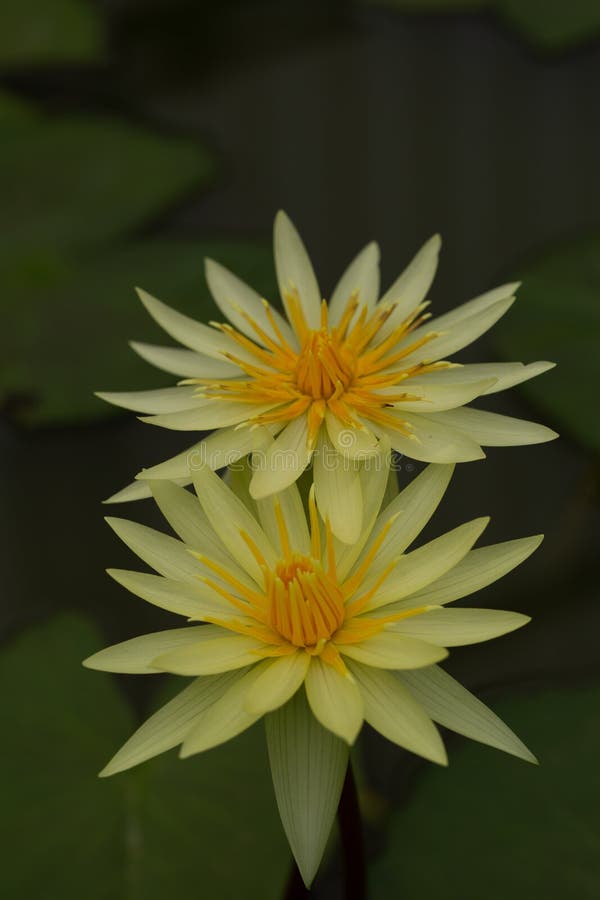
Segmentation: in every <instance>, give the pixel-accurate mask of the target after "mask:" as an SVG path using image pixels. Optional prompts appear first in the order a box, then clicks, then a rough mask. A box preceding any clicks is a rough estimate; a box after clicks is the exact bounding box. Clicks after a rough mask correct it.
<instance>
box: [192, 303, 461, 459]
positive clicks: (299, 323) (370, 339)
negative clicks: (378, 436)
mask: <svg viewBox="0 0 600 900" xmlns="http://www.w3.org/2000/svg"><path fill="white" fill-rule="evenodd" d="M426 305H427V304H422V305H421V306H419V307H418V308H417V309H415V310H414V312H413V313H412V314H411V315H410V316H408V317H407V318H406V319H405V320H404V321H403V322H401V323H400V325H398V326H397V327H396V328H394V329H393V330H392V331H391V332H390V333H389V334H387V335H386V336H385V337H382V336H380V335H381V329H382V327H383V325H384V324H385V322H386V321H387V320H388V318H389V317H390V315H391V314H392V312H393V311H394V309H395V306H394V305H393V304H389V305H386V306H381V305H380V306H379V307H377V308H376V309H375V310H374V311H373V312H372V313H371V314H369V311H368V309H367V308H366V307H362V308H360V309H359V302H358V296H357V294H356V293H354V294H353V295H351V296H350V298H349V299H348V302H347V304H346V307H345V309H344V313H343V315H342V317H341V319H340V321H339V322H338V324H337V325H335V326H333V327H330V326H329V322H328V311H327V304H326V302H325V301H323V304H322V307H321V327H320V328H319V329H318V330H313V329H309V327H308V325H307V322H306V318H305V316H304V313H303V310H302V305H301V303H300V299H299V297H298V295H297V293H293V294H289V295H287V296H286V308H287V313H288V317H289V319H290V322H291V324H292V326H293V328H294V331H295V333H296V335H297V337H298V340H299V343H300V349H299V350H298V349H296V348H294V347H292V346H291V344H290V342H289V341H288V340H287V339H286V338H285V336H284V335H283V334H282V332H281V329H280V328H279V327H278V325H277V321H276V319H275V317H274V316H273V312H272V310H271V308H270V307H269V304H268V303H267V302H266V301H264V306H265V313H266V316H267V320H268V321H269V323H270V326H271V329H272V335H273V336H272V335H269V334H267V332H266V331H265V330H264V329H263V328H261V326H260V325H259V324H258V323H257V322H256V321H255V320H254V319H253V318H252V317H251V316H249V315H248V314H247V313H245V312H244V311H242V310H240V312H241V314H242V315H243V317H244V318H245V319H246V321H247V322H248V324H249V326H250V327H251V328H252V330H253V332H254V333H255V334H256V336H257V339H258V341H260V343H257V342H255V341H254V340H251V339H250V338H248V337H246V336H245V335H243V334H242V333H241V332H239V331H237V330H236V329H235V328H233V327H232V326H231V325H226V324H221V323H212V324H213V325H214V326H215V327H217V328H219V329H220V330H221V331H223V332H224V333H225V334H227V335H229V337H230V338H231V339H232V340H233V341H235V343H236V344H238V346H239V347H240V348H242V349H243V350H244V351H245V355H244V358H243V359H242V358H240V357H239V356H237V355H236V354H234V353H229V354H226V356H227V358H228V359H229V360H230V361H231V362H234V363H235V364H236V365H237V366H239V368H240V369H241V370H242V371H243V372H244V374H245V375H246V376H247V379H242V380H231V381H219V382H216V381H212V380H208V379H189V380H187V381H186V382H184V383H186V384H198V385H200V386H201V387H200V388H199V392H200V393H201V394H202V395H203V396H205V397H213V398H215V399H223V400H232V401H237V402H243V403H248V405H249V407H250V409H249V417H248V420H247V421H248V422H249V423H252V424H263V425H266V424H270V423H281V422H288V421H291V420H292V419H295V418H297V417H298V416H300V415H303V414H305V413H306V414H307V415H308V426H309V445H310V446H312V445H313V444H314V442H315V440H316V437H317V434H318V432H319V428H320V426H321V424H322V422H323V419H324V417H325V413H326V412H327V411H328V410H329V412H330V413H332V414H333V415H335V416H336V417H337V418H338V419H339V420H340V421H341V422H342V423H343V424H344V425H345V426H347V427H355V428H363V427H364V425H363V420H367V423H368V422H369V421H370V422H371V423H374V424H376V425H377V424H378V425H382V426H386V425H387V426H391V427H393V428H395V429H400V430H403V431H404V433H406V434H408V433H409V432H410V428H409V426H408V425H407V424H406V423H404V424H403V423H402V422H400V423H399V422H398V419H397V418H396V417H393V416H391V415H390V414H389V413H388V412H386V407H387V408H389V407H390V406H392V405H394V404H396V403H401V402H402V401H403V400H415V399H419V398H418V397H415V396H414V395H411V394H409V393H407V392H405V391H402V390H398V391H397V392H393V391H392V392H390V391H389V388H391V387H394V386H396V385H400V384H401V382H403V381H405V380H406V379H409V378H411V377H412V376H413V375H415V374H423V373H425V372H429V371H432V370H433V369H436V368H439V367H440V366H445V365H448V363H444V362H420V363H417V364H416V365H409V366H407V367H406V368H402V366H401V361H402V359H404V358H405V357H407V356H409V354H411V353H413V352H414V351H415V350H417V349H419V348H420V347H422V346H424V345H425V344H427V343H428V342H429V341H430V340H431V339H432V338H433V337H435V336H436V334H435V332H430V333H428V334H425V335H424V336H423V337H421V338H420V339H418V340H416V341H413V342H412V343H409V344H406V345H405V346H403V347H402V348H401V349H398V350H396V351H395V352H394V348H396V347H397V346H398V344H399V343H400V342H403V341H404V339H405V338H406V337H407V336H408V335H409V334H410V333H411V332H412V331H414V329H415V328H417V327H418V326H419V325H421V324H422V323H423V322H424V321H425V320H426V319H427V318H428V317H429V314H428V313H424V312H423V310H424V308H425V306H426ZM248 354H249V355H250V358H251V360H252V361H251V362H249V361H248ZM390 367H394V369H393V371H389V369H390ZM382 389H386V391H385V392H384V393H380V391H381V390H382ZM266 403H267V404H268V403H273V409H272V410H269V411H268V412H264V413H262V414H260V415H255V416H252V413H251V407H252V406H253V405H263V406H264V404H266Z"/></svg>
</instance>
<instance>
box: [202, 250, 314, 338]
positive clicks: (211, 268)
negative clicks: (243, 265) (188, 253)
mask: <svg viewBox="0 0 600 900" xmlns="http://www.w3.org/2000/svg"><path fill="white" fill-rule="evenodd" d="M204 263H205V274H206V281H207V283H208V287H209V289H210V292H211V294H212V295H213V297H214V299H215V303H216V304H217V306H218V307H219V309H220V310H221V312H222V313H223V315H224V316H226V317H227V318H228V319H229V321H230V322H231V324H232V325H233V326H234V327H235V328H237V330H238V331H241V332H242V334H245V335H246V336H247V337H249V338H250V339H251V340H253V341H254V342H255V343H258V344H261V345H263V346H264V342H263V341H262V340H261V338H260V337H259V336H258V335H257V333H256V331H254V329H253V328H252V326H251V325H249V324H248V321H247V319H246V318H245V317H244V315H243V313H246V314H247V315H248V316H250V318H252V319H253V320H254V321H255V322H256V323H257V325H258V326H259V327H260V328H261V329H262V330H263V331H264V332H265V333H266V334H268V335H269V337H270V338H272V339H273V340H275V341H277V342H278V338H277V335H276V333H275V332H274V330H273V327H272V325H271V323H270V321H269V318H268V316H267V314H266V312H265V306H264V303H263V300H262V298H261V296H260V294H257V292H256V291H255V290H253V289H252V288H251V287H249V286H248V285H247V284H246V283H245V282H244V281H242V280H241V278H238V277H237V275H234V274H233V272H230V271H229V269H226V268H225V266H222V265H221V264H220V263H218V262H215V261H214V260H212V259H206V260H205V261H204ZM271 314H272V316H273V317H274V319H275V322H276V323H277V327H278V329H279V331H280V332H281V334H282V335H283V337H284V338H285V340H286V341H287V342H288V344H290V345H291V346H292V347H293V348H296V347H297V341H296V338H295V335H294V332H293V331H292V329H291V328H290V326H289V325H288V323H287V322H286V321H285V319H284V318H283V316H281V315H280V314H279V313H278V312H277V310H276V309H273V308H271Z"/></svg>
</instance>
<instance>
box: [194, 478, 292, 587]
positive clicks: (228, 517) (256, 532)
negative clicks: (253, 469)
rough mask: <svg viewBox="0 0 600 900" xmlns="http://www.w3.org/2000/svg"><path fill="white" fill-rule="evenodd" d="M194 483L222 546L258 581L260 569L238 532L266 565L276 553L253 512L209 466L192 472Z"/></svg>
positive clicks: (271, 561)
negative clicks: (249, 541)
mask: <svg viewBox="0 0 600 900" xmlns="http://www.w3.org/2000/svg"><path fill="white" fill-rule="evenodd" d="M194 486H195V488H196V493H197V494H198V497H199V499H200V503H201V504H202V507H203V509H204V512H205V513H206V516H207V518H208V520H209V522H210V523H211V525H212V527H213V528H214V530H215V531H216V533H217V534H218V536H219V538H220V539H221V541H222V542H223V544H224V545H225V547H226V548H227V549H228V550H229V552H230V553H231V555H232V556H233V557H234V559H236V560H237V562H238V563H239V565H240V566H243V568H244V569H245V570H246V572H248V574H249V575H251V576H252V578H254V580H255V581H256V582H257V583H258V584H261V585H262V583H263V575H262V571H261V569H260V566H259V565H258V563H257V561H256V559H255V558H254V555H253V554H252V552H251V551H250V548H249V547H248V544H247V543H246V541H245V540H244V538H243V537H242V534H246V535H247V536H248V537H249V538H250V540H251V541H252V542H253V543H254V545H255V546H256V547H257V548H258V550H259V552H260V553H261V554H262V556H263V557H264V559H265V560H266V562H267V563H268V565H270V566H274V565H275V564H276V562H277V554H276V552H275V549H274V547H273V545H272V544H271V542H270V541H269V539H268V538H267V536H266V535H265V533H264V531H263V530H262V528H261V527H260V525H259V524H258V522H257V521H256V519H255V518H254V516H253V515H252V514H251V513H250V512H249V511H248V509H247V507H246V506H245V505H244V503H243V502H242V501H241V500H240V499H239V498H238V497H236V496H235V494H234V493H233V492H232V491H231V490H230V489H229V488H228V487H227V485H226V484H225V483H224V482H223V481H222V479H221V478H219V476H218V475H215V473H214V472H212V471H211V470H210V469H208V468H206V467H205V468H204V469H200V470H198V471H195V472H194Z"/></svg>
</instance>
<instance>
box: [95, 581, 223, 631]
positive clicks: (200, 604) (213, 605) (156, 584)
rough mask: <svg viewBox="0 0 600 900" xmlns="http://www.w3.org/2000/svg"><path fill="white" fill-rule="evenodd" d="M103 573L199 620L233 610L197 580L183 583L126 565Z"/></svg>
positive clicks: (156, 602) (139, 594)
mask: <svg viewBox="0 0 600 900" xmlns="http://www.w3.org/2000/svg"><path fill="white" fill-rule="evenodd" d="M107 573H108V574H109V575H110V577H111V578H114V580H115V581H116V582H117V583H118V584H121V585H123V587H124V588H126V589H127V590H128V591H131V593H132V594H135V595H136V597H141V598H142V600H146V601H147V602H148V603H152V604H153V605H154V606H158V607H160V608H161V609H166V610H168V611H169V612H173V613H177V615H180V616H186V617H187V618H188V619H194V620H196V621H198V622H201V621H202V620H203V619H206V618H207V617H210V618H223V617H228V616H231V615H232V614H234V613H235V614H237V612H236V610H234V609H233V607H232V606H231V605H230V604H228V603H227V601H226V600H224V599H223V598H222V597H220V596H219V594H217V593H216V592H215V591H213V590H211V589H210V588H209V587H207V586H205V585H203V584H202V583H201V582H200V581H198V582H197V585H196V584H183V583H182V582H181V581H174V580H173V579H171V578H163V577H162V575H149V574H147V573H146V572H129V571H127V570H126V569H108V570H107Z"/></svg>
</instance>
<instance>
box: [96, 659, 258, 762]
mask: <svg viewBox="0 0 600 900" xmlns="http://www.w3.org/2000/svg"><path fill="white" fill-rule="evenodd" d="M243 675H244V670H243V669H242V670H238V671H236V672H224V673H223V674H222V675H212V676H209V677H207V678H197V679H196V680H195V681H194V682H192V684H190V685H188V686H187V687H186V688H185V689H184V690H183V691H181V693H179V694H177V696H176V697H174V698H173V699H172V700H170V701H169V703H167V704H166V705H165V706H163V707H161V709H159V710H158V712H155V713H154V715H153V716H151V717H150V718H149V719H148V720H147V721H146V722H144V724H143V725H142V726H141V727H140V728H138V730H137V731H136V732H135V733H134V734H133V735H132V736H131V737H130V738H129V740H128V741H127V742H126V743H125V744H124V745H123V746H122V747H121V749H120V750H119V752H118V753H116V754H115V756H113V758H112V759H111V761H110V762H109V763H108V765H107V766H106V767H105V768H104V769H103V770H102V772H100V775H101V776H102V777H105V776H108V775H116V773H117V772H123V771H124V770H125V769H130V768H131V767H132V766H137V765H139V763H142V762H145V761H146V760H147V759H151V758H152V757H153V756H158V754H159V753H164V752H165V751H166V750H171V749H172V748H173V747H176V746H177V745H178V744H180V743H181V741H182V740H183V739H184V738H185V736H186V735H187V734H189V732H190V731H191V729H192V728H194V725H195V723H196V720H197V718H198V717H199V716H200V715H201V713H203V712H204V710H205V709H207V708H208V707H210V706H212V704H213V703H215V702H216V701H217V700H218V699H219V698H220V697H221V696H222V695H223V694H224V693H225V691H226V690H227V689H228V688H230V687H231V685H232V684H233V683H234V682H235V681H237V679H238V678H241V677H242V676H243Z"/></svg>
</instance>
